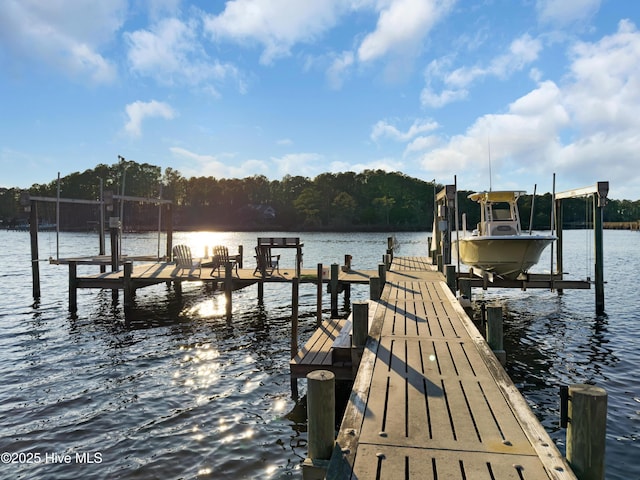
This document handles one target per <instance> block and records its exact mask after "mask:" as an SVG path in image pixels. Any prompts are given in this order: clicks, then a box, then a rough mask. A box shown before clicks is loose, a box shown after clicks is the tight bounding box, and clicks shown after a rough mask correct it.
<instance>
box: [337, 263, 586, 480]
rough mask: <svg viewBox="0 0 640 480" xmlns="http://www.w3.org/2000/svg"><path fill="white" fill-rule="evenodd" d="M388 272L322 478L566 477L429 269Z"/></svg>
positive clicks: (396, 267) (406, 266) (416, 266)
mask: <svg viewBox="0 0 640 480" xmlns="http://www.w3.org/2000/svg"><path fill="white" fill-rule="evenodd" d="M390 273H393V275H389V276H388V277H387V283H386V286H385V287H384V290H383V293H382V296H381V299H380V301H379V302H378V303H377V306H376V307H375V308H376V310H375V314H374V315H373V321H372V324H371V329H370V333H369V335H370V337H369V340H368V342H367V344H366V347H365V351H364V354H363V357H362V361H361V364H360V368H359V370H358V374H357V377H356V379H355V383H354V387H353V391H352V394H351V398H350V401H349V404H348V405H347V408H346V411H345V415H344V417H343V421H342V424H341V426H340V430H339V432H338V437H337V441H336V446H335V449H334V452H333V456H332V457H331V461H330V464H329V468H328V472H327V478H329V479H343V478H352V479H356V478H357V479H374V478H375V479H385V480H386V479H407V478H420V479H445V478H446V479H471V478H472V479H518V480H522V479H541V478H552V479H570V478H575V476H574V475H573V473H572V471H571V470H570V468H569V467H568V465H567V463H566V461H565V460H564V458H563V457H562V456H561V454H560V452H559V451H558V450H557V448H556V447H555V445H554V444H553V442H552V440H551V439H550V437H549V436H548V434H547V433H546V432H545V431H544V428H543V427H542V425H541V424H540V423H539V422H538V420H537V419H536V417H535V416H534V415H533V413H532V412H531V410H530V409H529V407H528V406H527V404H526V402H525V400H524V398H523V397H522V395H521V394H520V393H519V392H518V390H517V389H516V387H515V386H514V385H513V383H512V382H511V380H510V379H509V377H508V376H507V374H506V373H505V371H504V369H503V368H502V366H501V365H500V364H499V362H498V361H497V359H496V357H495V356H494V354H493V352H491V350H490V348H489V347H488V345H487V344H486V342H485V341H484V339H483V338H482V336H481V335H480V333H479V332H478V331H477V329H476V327H475V326H474V325H473V323H472V322H471V320H470V319H469V318H468V316H467V315H466V313H465V312H464V310H463V309H462V307H460V305H459V304H458V302H457V300H456V299H455V297H454V296H453V294H452V293H451V291H450V290H449V287H448V286H447V285H446V283H445V281H444V277H443V276H442V275H441V274H440V273H438V272H436V271H435V267H433V266H431V265H430V262H429V261H428V260H427V259H424V261H415V260H412V261H407V260H405V259H403V258H394V260H393V264H392V268H391V272H390Z"/></svg>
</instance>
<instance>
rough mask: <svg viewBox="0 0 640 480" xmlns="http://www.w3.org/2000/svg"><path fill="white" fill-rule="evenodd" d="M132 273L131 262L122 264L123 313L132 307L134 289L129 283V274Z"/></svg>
mask: <svg viewBox="0 0 640 480" xmlns="http://www.w3.org/2000/svg"><path fill="white" fill-rule="evenodd" d="M132 271H133V262H130V261H128V262H124V285H123V289H124V310H125V313H126V311H127V310H129V309H130V308H131V307H133V296H134V292H135V289H134V288H133V283H132V282H131V273H132Z"/></svg>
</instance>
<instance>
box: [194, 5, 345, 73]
mask: <svg viewBox="0 0 640 480" xmlns="http://www.w3.org/2000/svg"><path fill="white" fill-rule="evenodd" d="M348 7H349V4H348V3H347V2H344V1H343V0H323V1H319V2H301V1H299V0H231V1H228V2H227V3H226V5H225V9H224V11H223V12H222V13H221V14H220V15H217V16H214V15H209V16H207V17H205V20H204V25H205V30H206V31H207V32H208V33H209V34H210V35H211V36H212V37H213V38H214V39H216V40H231V41H234V42H238V43H249V44H253V43H257V44H260V45H262V46H263V48H264V50H263V53H262V56H261V58H260V61H261V63H263V64H267V65H268V64H271V63H272V62H273V61H274V60H275V59H277V58H280V57H285V56H288V55H289V54H290V50H291V48H292V47H293V46H294V45H295V44H296V43H299V42H312V41H314V40H315V39H316V38H318V37H319V36H320V35H322V34H323V33H324V32H325V31H326V30H328V29H330V28H332V27H333V26H334V25H335V24H336V22H337V19H338V16H339V14H340V12H342V11H344V10H345V9H347V8H348Z"/></svg>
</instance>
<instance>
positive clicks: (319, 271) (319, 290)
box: [316, 263, 323, 327]
mask: <svg viewBox="0 0 640 480" xmlns="http://www.w3.org/2000/svg"><path fill="white" fill-rule="evenodd" d="M316 275H317V277H318V284H317V285H316V326H317V327H320V325H322V276H323V268H322V264H321V263H319V264H318V266H317V268H316Z"/></svg>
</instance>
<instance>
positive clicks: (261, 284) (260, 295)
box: [258, 278, 264, 303]
mask: <svg viewBox="0 0 640 480" xmlns="http://www.w3.org/2000/svg"><path fill="white" fill-rule="evenodd" d="M262 302H264V280H263V279H262V278H261V279H260V280H258V303H262Z"/></svg>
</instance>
